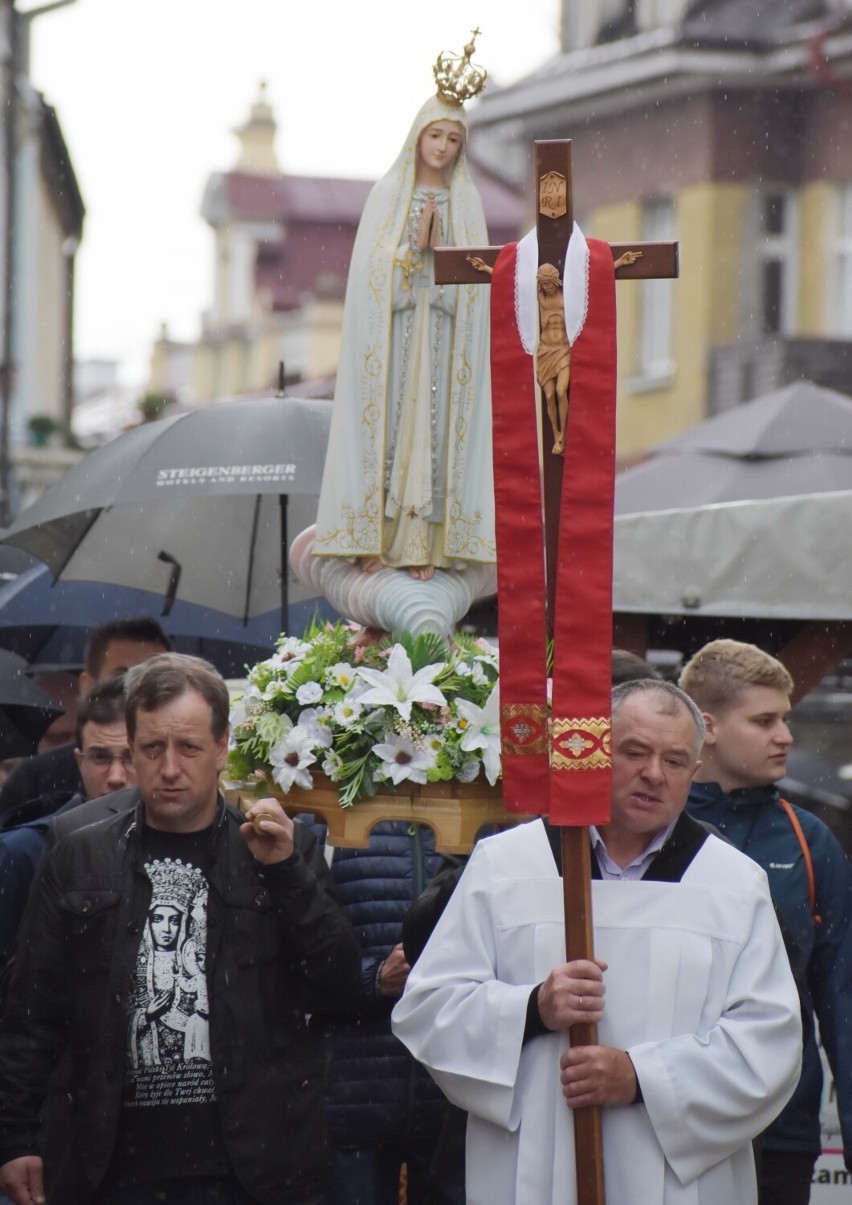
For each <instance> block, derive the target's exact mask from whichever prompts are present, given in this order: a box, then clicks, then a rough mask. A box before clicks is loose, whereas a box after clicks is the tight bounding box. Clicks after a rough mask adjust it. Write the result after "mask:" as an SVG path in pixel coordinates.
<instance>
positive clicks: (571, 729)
mask: <svg viewBox="0 0 852 1205" xmlns="http://www.w3.org/2000/svg"><path fill="white" fill-rule="evenodd" d="M611 765H612V721H611V719H610V717H609V716H600V717H597V718H593V717H584V716H572V717H571V718H570V719H569V718H564V717H561V718H554V720H553V736H552V740H551V746H550V766H551V769H553V770H606V769H608V768H609V767H610V766H611Z"/></svg>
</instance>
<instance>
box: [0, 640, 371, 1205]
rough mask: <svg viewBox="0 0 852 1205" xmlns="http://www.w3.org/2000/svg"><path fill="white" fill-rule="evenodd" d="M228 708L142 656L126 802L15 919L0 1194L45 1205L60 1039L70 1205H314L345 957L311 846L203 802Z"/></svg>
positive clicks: (348, 943) (3, 1054) (272, 808)
mask: <svg viewBox="0 0 852 1205" xmlns="http://www.w3.org/2000/svg"><path fill="white" fill-rule="evenodd" d="M228 703H229V701H228V693H227V688H226V687H225V684H224V682H223V681H222V679H221V677H220V676H219V675H218V674H217V673H216V671H215V670H214V669H213V668H212V667H211V666H208V665H207V663H206V662H203V661H200V660H199V659H197V658H194V657H184V656H180V655H178V654H173V653H167V654H163V655H161V656H159V657H154V658H152V659H151V660H150V661H149V662H147V663H146V665H145V666H144V667H143V668H142V669H141V670H139V671H138V672H137V674H136V676H135V677H134V678H133V680H132V682H131V683H130V685H129V688H128V697H127V711H126V718H127V731H128V736H129V739H130V746H131V751H132V753H133V759H134V765H135V767H136V773H137V781H138V789H139V802H138V805H137V807H136V808H135V810H132V811H123V812H119V813H117V814H116V815H114V816H110V817H108V818H106V819H104V820H101V821H99V822H98V823H95V824H92V825H89V826H87V827H84V828H80V829H77V830H76V831H75V832H71V833H69V834H67V835H66V836H65V837H63V838H62V839H61V840H60V841H59V842H58V843H57V844H56V845H55V846H54V848H53V849H51V850H50V852H49V853H48V854H47V856H46V860H45V863H44V865H43V867H42V872H41V874H40V876H39V879H38V882H37V884H36V886H35V888H34V891H33V895H32V897H31V900H30V904H29V906H28V909H27V913H26V916H25V918H24V924H23V928H22V931H21V935H20V941H19V947H18V955H17V957H16V961H15V968H14V971H13V974H12V977H11V982H10V986H9V999H8V1004H7V1008H6V1012H5V1015H4V1018H3V1022H2V1026H0V1162H1V1163H2V1166H0V1187H2V1189H3V1190H5V1192H7V1193H8V1194H9V1195H10V1196H11V1197H12V1200H13V1201H14V1202H16V1205H38V1202H39V1201H41V1200H43V1199H44V1197H43V1187H42V1184H43V1180H42V1160H41V1157H40V1154H39V1145H38V1125H39V1109H40V1107H41V1105H42V1102H43V1100H44V1097H45V1093H46V1090H47V1083H48V1078H49V1076H50V1074H51V1071H52V1070H53V1068H54V1067H55V1066H56V1064H57V1062H58V1060H59V1058H60V1056H61V1055H62V1052H63V1050H64V1049H65V1046H66V1044H67V1043H69V1042H70V1050H71V1056H70V1057H71V1070H70V1080H69V1086H70V1092H69V1096H70V1098H71V1100H72V1102H73V1103H72V1115H71V1122H70V1125H71V1139H72V1142H71V1148H72V1150H73V1158H72V1159H71V1160H69V1162H68V1166H67V1167H65V1168H63V1169H62V1171H61V1172H60V1173H59V1174H58V1175H57V1176H56V1177H55V1178H54V1184H55V1187H54V1194H55V1195H54V1197H53V1199H54V1200H56V1201H61V1202H62V1203H63V1205H88V1203H90V1202H91V1203H92V1205H129V1203H132V1205H148V1203H151V1205H153V1203H154V1202H158V1203H162V1205H169V1203H172V1202H178V1201H180V1202H182V1203H183V1202H193V1201H203V1202H205V1203H206V1202H210V1203H211V1205H212V1203H213V1202H215V1203H217V1205H250V1203H252V1202H258V1203H260V1205H285V1203H286V1205H314V1203H315V1202H317V1201H319V1200H320V1198H321V1196H322V1193H323V1189H324V1184H325V1172H326V1162H327V1159H326V1152H325V1144H324V1128H323V1084H324V1075H323V1072H324V1068H323V1052H322V1044H321V1042H320V1041H319V1040H318V1039H317V1038H315V1037H314V1036H313V1035H312V1034H311V1032H310V1031H309V1029H308V1027H307V1024H306V1014H307V1013H309V1012H310V1013H322V1012H324V1011H328V1012H331V1011H335V1010H337V1009H345V1008H347V1007H351V1006H352V1004H353V1002H354V1000H355V997H356V995H357V991H358V980H359V969H360V952H359V948H358V943H357V940H356V938H355V935H354V933H353V932H352V929H351V927H350V926H349V924H348V922H347V921H346V919H345V918H344V916H343V914H342V912H341V911H340V909H339V907H338V906H337V904H336V903H335V902H334V900H333V899H332V897H331V895H330V894H329V893H328V891H327V890H326V885H325V883H326V881H327V869H326V867H325V864H324V861H323V859H322V857H321V855H320V854H319V853H318V851H317V850H316V847H315V843H314V842H313V840H312V838H311V837H310V834H307V833H306V832H305V830H304V829H302V828H301V826H298V827H297V826H294V824H293V822H292V821H291V820H290V819H289V818H288V817H287V816H286V815H285V814H284V812H283V811H282V809H281V808H280V807H279V805H278V804H277V803H276V802H275V801H274V800H261V801H258V802H257V803H255V804H254V805H253V806H252V808H251V809H250V811H249V813H248V819H247V820H244V818H243V817H241V816H240V815H239V814H238V813H237V812H235V811H233V810H232V809H230V808H228V807H226V806H225V804H224V802H223V800H222V799H221V797H220V796H219V794H218V775H219V772H220V771H221V769H222V768H223V766H224V762H225V756H226V752H227V745H228Z"/></svg>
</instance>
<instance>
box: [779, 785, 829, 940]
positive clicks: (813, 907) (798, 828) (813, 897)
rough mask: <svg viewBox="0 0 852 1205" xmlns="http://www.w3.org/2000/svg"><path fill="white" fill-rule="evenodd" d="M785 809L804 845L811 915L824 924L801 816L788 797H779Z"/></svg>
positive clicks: (816, 921)
mask: <svg viewBox="0 0 852 1205" xmlns="http://www.w3.org/2000/svg"><path fill="white" fill-rule="evenodd" d="M778 802H779V803H780V804H781V806H782V808H783V809H784V811H785V812H786V813H787V819H788V820H789V821H790V823H791V824H792V826H793V832H794V833H795V834H796V839H797V841H798V842H799V845H801V847H802V857H803V858H804V859H805V870H806V871H807V875H808V899H809V901H810V905H811V916H812V917H813V918H814V924H815V925H821V924H822V917H821V916H819V915H818V914H817V910H816V887H815V885H814V863H813V858H812V857H811V851H810V849H809V848H808V843H807V841H806V840H805V834H804V833H803V832H802V826H801V824H799V818H798V816H797V815H796V813H795V812H794V811H793V808H792V807H791V806H790V804H789V803H788V802H787V800H786V799H779V800H778Z"/></svg>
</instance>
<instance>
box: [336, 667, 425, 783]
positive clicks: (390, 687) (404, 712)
mask: <svg viewBox="0 0 852 1205" xmlns="http://www.w3.org/2000/svg"><path fill="white" fill-rule="evenodd" d="M443 668H444V666H443V663H441V664H439V665H427V666H424V668H423V669H419V670H418V671H417V673H416V674H415V673H414V672H413V671H412V668H411V661H410V659H409V656H408V653H406V651H405V649H404V648H403V647H402V645H401V644H395V645H394V646H393V649H392V650H391V654H390V656H389V657H388V667H387V669H386V670H377V669H367V668H365V667H364V666H359V667H358V674H359V676H360V677H361V678H363V679H364V681H365V682H368V683H369V686H370V689H369V690H366V691H365V692H364V694H362V695H361V697H360V700H359V701H360V702H361V703H363V704H365V705H366V704H369V703H379V704H381V703H386V704H388V705H389V706H391V707H395V708H396V710H397V711H398V712H399V714H400V715H401V716H402V718H403V719H404V720H405V721H406V722H407V721H408V720H410V719H411V706H412V704H413V703H434V704H435V705H436V706H437V707H443V706H444V705H445V704H446V702H447V700H446V699H445V698H444V696H443V695H442V694H441V692H440V691H439V690H438V688H437V686H433V685H432V682H433V681H434V679H435V678H437V676H438V674H439V673H440V672H441V670H442V669H443ZM416 781H417V780H416Z"/></svg>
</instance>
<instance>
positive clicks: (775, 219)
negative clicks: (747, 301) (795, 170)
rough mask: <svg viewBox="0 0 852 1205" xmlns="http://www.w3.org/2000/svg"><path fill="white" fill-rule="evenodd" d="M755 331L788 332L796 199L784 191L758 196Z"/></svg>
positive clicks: (791, 318) (793, 284)
mask: <svg viewBox="0 0 852 1205" xmlns="http://www.w3.org/2000/svg"><path fill="white" fill-rule="evenodd" d="M758 205H759V210H758V238H757V254H758V273H757V282H758V287H759V295H758V298H757V317H758V324H759V331H758V333H759V335H790V334H792V333H793V331H794V329H795V312H796V272H795V248H796V203H795V199H794V198H793V197H792V196H791V195H790V194H789V193H787V192H781V191H772V192H765V193H763V194H762V195H761V196H760V197H759V198H758Z"/></svg>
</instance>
